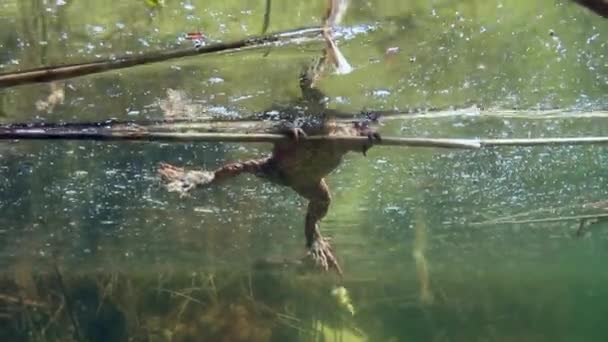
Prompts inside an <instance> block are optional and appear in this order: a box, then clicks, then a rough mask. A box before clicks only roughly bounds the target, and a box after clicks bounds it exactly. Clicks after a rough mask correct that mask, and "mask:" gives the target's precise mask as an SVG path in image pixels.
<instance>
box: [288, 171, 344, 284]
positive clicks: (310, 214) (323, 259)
mask: <svg viewBox="0 0 608 342" xmlns="http://www.w3.org/2000/svg"><path fill="white" fill-rule="evenodd" d="M298 193H300V195H302V196H303V197H305V198H306V199H308V201H309V202H308V210H307V212H306V221H305V226H304V235H305V236H306V247H307V248H308V254H309V255H310V257H311V258H312V260H313V261H314V262H315V263H316V264H317V265H319V266H321V268H323V269H324V270H326V271H328V270H330V269H334V270H335V271H336V272H338V274H340V275H341V274H342V269H341V268H340V265H339V264H338V260H337V259H336V257H335V256H334V254H333V252H332V248H331V245H330V244H329V239H327V238H325V237H323V236H322V235H321V231H320V230H319V221H321V219H323V217H325V215H327V211H328V209H329V204H330V203H331V195H330V193H329V188H328V186H327V184H326V183H325V180H323V179H322V180H321V181H320V182H319V183H317V184H315V185H312V186H310V187H306V188H305V189H298Z"/></svg>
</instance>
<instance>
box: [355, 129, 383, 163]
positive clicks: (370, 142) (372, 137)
mask: <svg viewBox="0 0 608 342" xmlns="http://www.w3.org/2000/svg"><path fill="white" fill-rule="evenodd" d="M354 125H355V129H356V130H357V131H358V133H359V136H362V137H367V142H366V143H365V144H363V149H362V152H363V155H364V156H367V150H369V149H370V148H371V147H372V146H374V144H375V143H376V142H379V141H382V137H381V136H380V133H378V132H376V130H374V129H373V128H371V127H369V121H367V120H365V121H360V122H355V124H354Z"/></svg>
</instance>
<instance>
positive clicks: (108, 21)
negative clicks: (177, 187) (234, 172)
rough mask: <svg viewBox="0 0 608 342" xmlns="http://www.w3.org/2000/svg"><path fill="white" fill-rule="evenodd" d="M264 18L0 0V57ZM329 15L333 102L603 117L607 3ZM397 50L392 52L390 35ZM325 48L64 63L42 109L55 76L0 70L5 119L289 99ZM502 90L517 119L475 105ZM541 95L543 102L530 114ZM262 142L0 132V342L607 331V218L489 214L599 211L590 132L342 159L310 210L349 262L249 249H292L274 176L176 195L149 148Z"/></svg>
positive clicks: (533, 122) (155, 43)
mask: <svg viewBox="0 0 608 342" xmlns="http://www.w3.org/2000/svg"><path fill="white" fill-rule="evenodd" d="M323 5H324V2H323V1H315V2H294V1H287V0H280V1H279V0H274V1H273V2H272V13H271V21H270V31H279V30H288V29H292V28H296V27H302V26H312V25H317V24H318V23H319V22H320V20H321V14H322V13H323ZM263 15H264V2H263V1H258V2H243V1H231V0H225V1H189V2H188V1H174V0H166V6H164V7H162V8H151V7H149V6H148V5H147V4H146V2H145V1H143V0H142V1H136V0H130V1H122V2H116V3H114V4H109V2H104V1H90V0H89V1H76V0H74V1H69V0H66V1H43V0H21V1H11V0H4V1H2V2H0V72H8V71H13V70H22V69H27V68H31V67H40V66H47V65H54V64H59V63H75V62H81V61H88V60H92V59H99V58H104V57H108V56H111V55H123V54H138V53H141V52H149V51H156V50H162V49H172V48H178V47H187V46H189V44H190V42H189V41H183V39H180V37H182V36H183V34H184V33H186V32H192V31H197V30H200V31H201V32H203V33H205V35H207V37H208V38H209V39H210V40H211V41H228V40H233V39H239V38H241V37H244V36H246V35H252V34H258V33H259V32H260V30H261V27H262V21H263ZM338 33H339V37H340V38H339V40H338V41H339V44H340V47H341V50H342V52H343V53H344V55H345V56H346V57H347V59H348V60H349V62H350V63H351V64H352V65H353V67H354V68H355V70H354V72H353V73H351V74H349V75H343V76H338V75H330V76H329V77H325V78H323V79H322V80H321V81H320V84H319V86H320V88H321V89H322V90H323V91H324V92H325V93H326V94H327V95H328V96H329V98H330V102H329V106H330V107H331V108H337V109H340V110H343V111H346V112H353V113H356V112H359V111H361V110H362V109H385V110H386V109H401V110H406V109H409V108H448V107H451V106H454V107H463V106H470V105H477V106H478V107H480V108H484V110H486V111H487V113H490V114H488V115H485V114H484V113H486V112H485V111H482V112H481V113H482V114H474V113H478V112H476V111H475V110H469V111H465V112H464V113H465V114H464V115H451V116H433V115H432V114H428V115H418V116H411V117H404V118H402V119H399V120H387V121H386V122H385V123H384V125H383V126H382V127H380V132H381V133H382V134H384V135H386V136H420V137H422V136H427V137H466V138H473V137H496V138H503V137H558V136H583V135H608V124H607V123H606V119H605V117H603V116H602V115H599V114H598V115H594V116H590V115H585V113H589V112H591V111H602V110H604V111H605V110H608V95H607V94H608V64H607V63H608V56H607V53H608V43H607V41H606V37H608V21H607V20H605V19H603V18H601V17H598V16H595V15H593V14H591V13H590V12H588V11H586V10H585V9H583V8H580V7H578V6H575V5H572V4H571V3H570V2H567V1H561V2H560V1H554V0H542V1H520V0H512V1H473V0H468V1H464V0H463V1H440V0H436V1H367V2H363V1H352V4H351V7H350V8H349V11H348V12H347V14H346V17H345V20H344V22H343V27H342V28H341V29H340V30H338ZM394 47H398V48H399V52H398V53H397V54H394V55H391V54H387V53H386V50H387V49H388V48H394ZM320 48H321V44H320V43H319V44H306V45H302V46H283V47H279V48H274V49H272V50H271V51H270V54H269V55H268V56H264V53H265V52H266V49H263V50H254V51H248V52H242V53H235V54H231V55H221V56H220V55H216V56H205V57H195V58H189V59H183V60H178V61H170V62H164V63H159V64H154V65H150V66H143V67H137V68H132V69H127V70H121V71H116V72H108V73H103V74H98V75H92V76H87V77H81V78H76V79H70V80H67V81H65V82H60V83H59V87H60V88H61V89H64V96H65V98H64V101H63V103H57V104H55V105H51V106H46V107H44V103H45V102H42V104H43V106H42V107H41V105H40V104H41V102H40V101H46V102H47V103H48V102H49V99H48V96H49V94H51V93H52V91H53V88H51V86H49V85H48V84H41V85H28V86H20V87H16V88H11V89H2V90H0V120H1V121H2V122H5V123H6V122H23V121H33V120H36V121H37V120H46V121H61V120H65V121H91V120H104V119H107V118H111V117H112V118H119V119H129V120H139V119H147V118H160V117H162V115H163V110H162V109H161V106H160V105H159V102H160V101H161V100H163V99H166V98H167V90H168V89H175V90H179V91H182V92H183V94H184V95H183V96H184V98H185V99H186V100H185V101H186V102H187V105H189V106H191V107H190V108H193V109H192V110H193V111H195V112H196V111H198V110H200V109H202V108H210V107H211V108H212V109H213V110H214V111H215V112H219V113H221V112H229V113H242V114H241V115H246V114H247V113H252V112H259V111H262V110H264V109H266V108H269V107H271V106H273V105H276V104H278V103H281V104H289V103H292V102H294V101H296V100H297V98H298V97H299V96H300V94H299V89H298V82H297V77H298V73H299V71H300V69H301V68H302V66H304V65H306V64H307V63H308V62H309V61H310V60H311V58H313V57H314V56H316V55H318V51H319V49H320ZM37 102H38V106H37ZM37 107H38V108H37ZM502 109H509V110H510V109H517V110H518V112H516V114H518V115H509V113H504V114H502V115H492V114H491V113H493V112H496V110H502ZM547 109H559V110H557V111H556V112H555V114H554V115H551V116H550V117H543V116H541V114H542V113H546V112H544V111H543V112H541V110H547ZM471 113H473V114H471ZM524 114H525V115H524ZM269 149H270V146H267V145H239V144H221V143H208V144H207V143H206V144H161V143H126V142H125V143H107V142H25V141H22V142H3V143H1V144H0V156H1V157H0V158H1V160H2V163H1V164H0V191H1V193H2V197H1V198H0V267H1V270H2V275H1V277H2V280H1V281H0V337H2V340H7V341H9V340H18V341H47V340H48V341H65V340H70V339H72V340H87V341H88V340H90V341H126V340H128V339H130V340H135V341H207V340H208V341H266V340H271V341H311V340H317V341H322V340H329V341H333V340H342V341H364V340H368V341H605V340H606V339H607V338H608V327H606V324H605V322H604V319H605V317H606V316H607V315H608V288H607V287H606V285H607V284H608V271H606V268H605V266H604V265H603V263H604V260H605V259H606V258H607V257H608V231H607V230H606V228H607V225H606V224H605V223H603V222H602V221H600V222H597V223H593V224H589V223H591V222H587V223H586V229H585V232H584V234H582V236H581V237H576V236H575V235H576V234H575V233H576V230H577V228H578V227H579V225H580V220H570V221H556V222H548V223H534V224H530V223H525V222H524V223H517V222H515V223H492V221H495V220H497V219H501V218H503V220H504V221H524V220H530V219H544V218H558V217H565V216H577V215H594V214H605V213H606V210H607V209H606V205H603V206H602V205H592V204H593V203H597V202H601V201H605V200H606V198H607V197H608V188H607V187H606V184H607V182H608V155H607V154H606V148H605V147H602V146H560V147H556V146H554V147H525V148H510V147H509V148H507V147H504V148H493V149H482V150H479V151H449V150H431V149H415V148H397V147H376V148H373V149H372V150H370V151H369V153H368V157H367V158H364V157H362V156H360V155H355V154H352V155H348V156H347V158H346V160H345V161H344V163H343V164H342V165H341V167H340V168H339V169H338V170H337V171H336V172H334V173H333V174H332V175H331V176H329V178H328V183H329V185H330V187H331V189H332V195H333V202H332V206H331V208H330V212H329V214H328V216H327V217H326V218H325V219H324V220H323V221H322V224H321V229H322V231H323V232H324V233H325V234H326V235H330V236H332V237H333V245H334V247H335V251H336V253H337V255H338V258H339V259H340V261H341V264H342V267H343V268H344V271H345V275H344V279H343V280H339V279H338V278H337V277H334V276H333V275H326V274H322V273H321V272H314V271H313V272H310V271H307V272H303V271H301V270H300V269H299V267H298V266H297V265H294V264H293V263H287V266H285V267H275V266H273V265H274V264H275V263H274V262H273V263H271V264H272V265H270V266H266V267H263V265H262V264H263V262H264V261H268V260H270V261H276V260H284V259H287V260H297V259H298V258H300V257H302V256H303V255H304V254H305V249H304V236H303V222H304V214H305V204H306V203H305V201H304V200H303V199H301V198H299V197H297V195H296V194H295V193H294V192H293V191H291V190H290V189H287V188H279V187H276V186H274V185H271V184H269V183H263V182H261V181H259V180H258V179H256V178H253V177H246V176H245V177H240V178H237V179H235V180H233V181H230V182H229V183H227V184H225V185H223V186H221V187H212V188H209V189H206V190H201V191H197V192H196V193H195V194H194V196H193V197H192V198H179V197H178V196H176V195H174V194H169V193H167V192H166V191H165V190H164V189H163V188H162V187H161V186H160V183H159V181H158V180H157V178H156V174H155V169H156V166H157V164H158V163H159V162H170V163H174V164H178V165H187V166H196V167H203V168H206V169H213V168H216V167H218V166H220V165H222V164H224V163H225V162H227V161H232V160H239V159H245V158H252V157H260V156H263V155H266V154H267V153H268V151H269ZM484 222H490V223H484ZM416 255H418V256H420V255H422V256H423V258H420V257H419V258H418V259H416V258H415V256H416ZM416 260H418V262H417V261H416ZM423 265H426V267H427V268H428V280H429V283H428V288H427V290H428V292H426V294H423V292H424V291H422V290H421V281H422V280H421V279H423V278H424V276H423V273H424V272H422V271H421V270H422V269H423ZM55 266H57V267H58V268H59V269H60V271H61V274H62V277H63V282H64V283H65V284H64V285H65V286H63V287H64V289H63V290H62V289H61V286H60V285H58V284H59V282H58V280H57V277H56V275H55V273H54V271H53V270H54V267H55ZM337 285H344V286H345V287H346V288H347V289H348V291H349V294H350V297H351V299H352V304H353V306H354V307H355V310H356V314H355V315H354V316H353V315H351V314H350V313H348V311H347V310H346V309H345V308H344V307H343V306H340V305H339V304H338V303H337V300H336V298H335V297H332V295H331V290H332V288H333V287H334V286H337ZM176 292H179V293H181V295H176V294H175V293H176ZM184 294H185V295H184ZM3 295H4V296H9V297H11V298H21V300H24V299H30V300H34V301H36V302H40V303H46V304H45V306H43V307H42V308H38V309H36V308H34V307H33V306H28V305H26V304H19V302H17V304H15V303H14V302H11V301H9V300H8V299H6V298H5V297H3ZM58 298H64V302H66V301H67V303H68V305H67V306H68V307H66V305H63V306H62V305H61V301H60V300H59V299H58ZM66 298H67V299H66ZM70 303H71V304H72V305H69V304H70ZM69 306H71V308H70V307H69ZM60 309H61V310H60ZM55 312H57V313H58V314H57V315H56V317H58V318H57V319H55V320H54V321H53V320H52V319H50V317H53V314H54V313H55ZM70 312H72V316H73V317H74V319H75V320H76V323H75V324H74V323H73V322H72V321H71V320H70ZM74 326H76V328H74ZM254 327H255V328H254ZM256 329H258V330H256ZM75 331H77V333H75Z"/></svg>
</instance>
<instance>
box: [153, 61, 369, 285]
mask: <svg viewBox="0 0 608 342" xmlns="http://www.w3.org/2000/svg"><path fill="white" fill-rule="evenodd" d="M324 62H325V59H324V58H315V59H313V61H312V62H311V63H310V64H309V65H308V66H306V67H305V68H304V69H303V70H302V71H301V72H300V77H299V81H300V82H299V86H300V90H301V92H302V99H300V100H301V101H300V103H299V105H298V106H297V108H299V110H298V111H297V115H298V117H296V118H294V117H293V116H291V117H289V118H288V120H283V121H281V124H280V125H279V126H278V127H277V128H276V129H277V131H279V132H280V133H282V134H285V135H286V139H283V140H280V141H278V142H276V143H274V145H273V149H272V152H271V154H270V155H269V156H267V157H264V158H259V159H250V160H244V161H237V162H232V163H228V164H225V165H223V166H221V167H219V168H218V169H216V170H214V171H204V170H195V169H185V168H182V167H178V166H174V165H171V164H168V163H161V164H160V165H159V168H158V174H159V175H160V178H161V180H162V182H163V183H164V184H165V185H166V187H167V189H168V190H169V191H176V192H180V193H182V194H187V193H189V192H190V191H191V190H192V189H194V188H197V187H202V186H210V185H220V184H221V183H223V182H225V181H227V180H229V179H231V178H234V177H236V176H238V175H241V174H245V173H248V174H252V175H255V176H257V177H259V178H261V179H264V180H266V181H269V182H271V183H274V184H277V185H280V186H286V187H289V188H291V189H293V190H294V191H295V192H296V193H297V194H298V195H300V196H301V197H303V198H304V199H306V200H308V205H307V210H306V216H305V219H304V236H305V239H306V245H305V246H306V248H307V250H308V253H307V256H308V257H310V258H311V259H312V261H313V263H314V264H315V265H317V266H319V267H320V268H321V269H323V270H325V271H330V270H333V271H335V272H337V273H338V274H339V275H342V274H343V272H342V268H341V266H340V264H339V262H338V260H337V258H336V256H335V254H334V251H333V247H332V245H331V244H330V239H329V238H327V237H325V236H324V235H323V234H321V230H320V222H321V220H322V219H323V218H324V217H325V216H326V215H327V213H328V211H329V207H330V204H331V202H332V196H331V193H330V189H329V186H328V184H327V180H326V178H327V176H328V175H329V174H331V173H332V172H333V171H334V170H335V169H337V168H338V166H339V165H340V164H341V162H342V159H343V157H344V155H346V154H347V153H349V152H362V153H363V154H364V155H366V152H367V151H368V149H369V148H371V147H372V146H373V145H374V144H375V143H376V142H378V141H381V136H380V134H379V133H378V132H377V131H376V130H375V129H374V128H373V127H372V126H373V124H374V123H375V122H376V121H377V118H373V117H367V118H363V119H360V120H354V121H352V122H348V123H347V124H343V123H338V122H336V120H335V118H334V117H332V115H330V114H328V113H330V111H328V110H326V105H325V102H326V101H325V98H326V97H325V95H324V94H323V92H322V91H321V90H320V89H318V87H316V85H315V84H316V80H317V79H318V77H319V74H320V73H322V72H323V71H324V68H325V63H324ZM291 115H293V114H291ZM309 135H325V136H330V137H331V136H349V137H351V136H363V137H367V139H361V141H363V143H357V142H355V143H353V142H352V141H344V140H342V141H340V140H331V139H325V140H313V139H310V140H308V139H306V138H307V137H308V136H309Z"/></svg>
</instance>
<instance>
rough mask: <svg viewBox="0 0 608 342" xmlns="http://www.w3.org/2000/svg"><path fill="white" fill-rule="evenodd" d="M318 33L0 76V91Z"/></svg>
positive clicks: (316, 30)
mask: <svg viewBox="0 0 608 342" xmlns="http://www.w3.org/2000/svg"><path fill="white" fill-rule="evenodd" d="M322 32H323V29H322V28H320V27H308V28H300V29H295V30H289V31H283V32H277V33H272V34H268V35H261V36H253V37H248V38H245V39H241V40H237V41H234V42H227V43H216V44H209V45H205V46H200V47H194V48H188V49H180V50H174V51H161V52H152V53H148V54H144V55H140V56H120V57H115V58H107V59H103V60H98V61H93V62H88V63H77V64H68V65H60V66H51V67H43V68H36V69H30V70H24V71H18V72H10V73H3V74H0V89H1V88H7V87H14V86H18V85H23V84H32V83H41V82H51V81H57V80H63V79H67V78H73V77H80V76H85V75H91V74H96V73H100V72H105V71H110V70H117V69H124V68H129V67H133V66H138V65H144V64H150V63H158V62H164V61H168V60H172V59H177V58H184V57H191V56H197V55H204V54H211V53H222V52H223V53H227V52H235V51H242V50H244V49H252V48H259V47H263V46H267V45H269V44H274V43H278V42H281V41H287V40H290V39H291V41H296V40H295V39H294V38H305V37H315V36H318V35H320V34H321V33H322Z"/></svg>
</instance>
